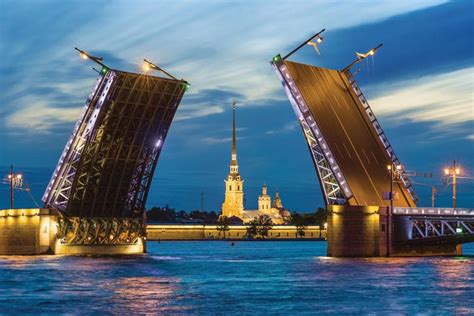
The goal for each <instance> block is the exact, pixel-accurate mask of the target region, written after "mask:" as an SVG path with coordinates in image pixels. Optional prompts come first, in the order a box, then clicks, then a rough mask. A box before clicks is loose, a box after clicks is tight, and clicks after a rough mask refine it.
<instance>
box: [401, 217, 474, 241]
mask: <svg viewBox="0 0 474 316" xmlns="http://www.w3.org/2000/svg"><path fill="white" fill-rule="evenodd" d="M410 222H411V224H412V232H411V233H412V234H411V237H412V238H411V239H420V238H430V237H446V236H455V235H459V234H463V235H464V234H470V235H471V236H472V237H473V238H474V219H472V218H471V219H468V218H449V219H448V218H445V219H442V218H410Z"/></svg>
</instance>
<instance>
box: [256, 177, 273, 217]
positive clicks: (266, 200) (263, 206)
mask: <svg viewBox="0 0 474 316" xmlns="http://www.w3.org/2000/svg"><path fill="white" fill-rule="evenodd" d="M271 204H272V198H271V197H270V195H268V192H267V185H266V184H265V183H264V184H263V187H262V194H261V195H260V196H259V197H258V210H259V211H267V212H268V211H269V210H270V208H271Z"/></svg>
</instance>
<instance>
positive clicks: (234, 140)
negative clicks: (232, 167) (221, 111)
mask: <svg viewBox="0 0 474 316" xmlns="http://www.w3.org/2000/svg"><path fill="white" fill-rule="evenodd" d="M236 104H237V102H236V101H235V100H234V101H232V160H237V141H236V139H235V105H236Z"/></svg>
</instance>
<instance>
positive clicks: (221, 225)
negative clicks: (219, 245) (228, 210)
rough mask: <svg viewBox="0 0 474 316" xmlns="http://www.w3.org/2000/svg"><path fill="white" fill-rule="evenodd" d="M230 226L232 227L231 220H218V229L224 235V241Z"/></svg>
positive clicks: (220, 217)
mask: <svg viewBox="0 0 474 316" xmlns="http://www.w3.org/2000/svg"><path fill="white" fill-rule="evenodd" d="M229 225H230V219H229V218H228V217H227V216H219V219H218V220H217V226H216V229H217V230H218V231H219V232H223V233H224V239H225V232H226V231H229V230H230V228H229Z"/></svg>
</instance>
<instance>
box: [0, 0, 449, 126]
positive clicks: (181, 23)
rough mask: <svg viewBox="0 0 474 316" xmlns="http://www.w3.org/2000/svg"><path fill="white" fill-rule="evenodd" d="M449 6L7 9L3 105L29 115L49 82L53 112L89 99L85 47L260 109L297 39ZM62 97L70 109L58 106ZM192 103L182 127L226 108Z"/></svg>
mask: <svg viewBox="0 0 474 316" xmlns="http://www.w3.org/2000/svg"><path fill="white" fill-rule="evenodd" d="M443 2H444V1H433V2H429V3H428V2H426V1H410V2H403V1H402V2H389V3H387V2H384V3H373V4H371V5H370V6H368V5H366V3H365V2H363V1H360V2H346V1H340V2H327V3H325V4H324V5H321V4H311V3H307V2H305V1H297V3H296V4H295V3H294V2H292V3H287V2H285V1H276V2H271V3H270V2H269V3H266V2H254V3H252V4H251V5H249V3H247V2H245V1H241V2H233V3H228V2H218V1H206V2H204V1H203V2H199V3H198V2H193V1H183V2H172V1H164V2H160V3H153V5H152V8H150V3H149V2H147V1H142V2H141V1H137V2H134V3H133V5H132V4H130V3H128V2H120V1H118V2H111V3H110V2H103V3H102V5H101V6H103V10H99V11H97V10H91V9H92V8H95V7H96V6H97V3H89V2H82V1H71V2H68V3H63V2H61V5H58V4H59V2H54V1H52V2H51V1H49V2H48V1H46V2H36V3H34V4H30V3H28V4H26V3H18V4H17V3H13V2H10V3H8V2H7V3H6V4H5V5H4V6H3V8H4V9H5V10H4V11H3V12H2V14H1V15H2V16H1V17H2V19H1V22H0V23H1V25H0V26H2V27H1V29H2V31H1V32H2V33H1V36H2V45H4V43H13V42H14V43H15V45H14V46H12V47H9V49H8V50H7V49H2V50H0V57H1V60H2V61H3V63H2V64H0V71H1V74H2V75H1V82H2V86H3V87H5V91H8V93H6V94H5V95H4V96H2V97H1V99H0V101H2V103H3V104H4V108H7V109H9V110H8V112H15V111H19V112H20V113H24V110H25V109H28V108H31V106H29V105H25V104H22V103H20V104H19V103H18V102H17V101H18V100H16V99H15V97H16V96H18V95H25V94H30V93H31V92H32V91H31V90H32V89H35V88H37V87H38V86H41V85H44V84H45V83H46V82H47V83H48V86H49V87H50V88H51V90H49V91H48V92H47V93H45V94H42V93H37V94H35V95H34V97H35V99H36V100H37V101H38V102H39V103H41V104H42V105H41V110H42V112H43V113H47V112H48V113H52V112H54V111H56V113H57V112H58V111H59V108H60V107H63V108H66V107H70V106H71V104H70V103H69V101H70V100H78V99H80V98H82V99H85V97H86V95H87V93H88V92H89V89H90V85H91V84H88V85H87V88H83V85H82V84H81V82H82V81H84V80H86V79H87V80H88V81H89V82H90V83H92V82H93V79H89V78H91V72H90V67H92V65H91V64H89V65H87V66H86V65H85V64H84V63H83V62H81V61H80V60H78V59H77V54H76V53H75V52H74V50H73V49H72V48H73V47H75V46H78V47H81V48H83V49H86V50H87V49H89V50H90V52H91V53H93V54H97V55H100V56H103V57H104V60H105V62H106V63H110V66H111V67H119V68H121V69H122V68H124V69H126V70H131V71H138V65H139V64H140V63H141V60H142V58H143V57H147V58H150V59H152V60H153V61H155V62H157V63H158V64H159V65H161V66H163V67H164V68H165V69H167V70H168V71H170V72H171V73H173V74H175V75H176V76H178V77H180V78H181V77H185V79H186V80H188V81H189V82H191V83H192V87H191V89H192V91H195V93H196V94H201V95H203V96H204V92H206V91H209V90H212V89H224V90H228V91H239V94H238V95H239V96H240V99H241V100H243V101H244V102H246V104H247V103H248V104H250V105H251V104H252V101H256V100H261V99H264V98H273V97H275V95H277V97H280V96H281V91H280V87H279V86H278V84H275V80H276V79H275V76H274V74H273V72H272V70H271V68H270V66H269V65H268V61H269V60H270V58H271V56H273V55H274V54H275V53H277V52H278V51H279V50H280V49H285V48H286V47H287V46H288V45H290V46H291V45H293V43H294V42H295V39H297V38H298V39H299V38H300V37H305V36H306V35H307V34H306V33H310V32H313V31H314V21H315V20H317V21H319V24H320V25H330V26H331V28H332V29H337V28H343V27H349V26H351V25H358V24H364V23H368V22H371V21H372V22H373V21H380V20H383V19H386V18H388V17H390V16H394V15H397V14H401V13H406V12H411V11H414V10H419V9H422V8H426V7H430V6H434V5H437V4H440V3H443ZM360 6H364V7H365V9H364V10H363V13H362V14H357V15H355V14H351V13H352V12H354V11H355V9H357V10H358V9H359V8H360ZM150 11H153V14H150ZM308 12H310V13H311V14H308ZM294 17H298V23H290V24H288V25H286V26H285V27H281V28H279V27H278V26H277V25H278V23H276V24H275V23H274V22H275V21H279V20H280V19H285V20H286V19H293V18H294ZM26 21H27V22H26ZM236 21H239V23H236ZM262 21H268V22H266V23H264V22H262ZM302 30H304V31H303V32H302ZM10 46H11V45H10ZM111 52H113V53H111ZM117 55H120V57H117ZM19 60H20V61H22V62H21V63H18V61H19ZM65 82H67V83H65ZM54 87H56V90H55V89H54ZM223 87H225V88H223ZM52 99H61V100H62V102H63V103H62V104H57V103H54V104H51V103H49V101H51V100H52ZM184 101H185V102H183V106H182V107H181V110H179V111H178V113H177V117H176V118H177V120H186V119H192V118H195V117H202V116H208V115H213V114H216V113H221V112H222V111H223V108H222V106H225V105H223V104H221V103H217V102H216V101H212V100H211V101H210V100H206V101H201V102H198V100H192V99H189V102H187V103H186V99H185V100H184ZM219 101H220V102H226V101H227V100H219ZM76 104H79V103H74V106H77V105H76ZM47 107H49V111H48V109H47ZM63 112H64V113H70V112H71V111H69V110H65V111H63ZM2 113H4V112H2ZM7 114H8V113H7ZM15 117H16V118H18V115H15ZM58 120H59V119H58ZM38 125H39V124H36V126H37V128H39V126H38ZM9 126H10V125H9ZM48 126H51V124H49V123H48V122H46V123H45V124H44V125H43V127H42V129H43V130H46V129H47V127H48Z"/></svg>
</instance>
